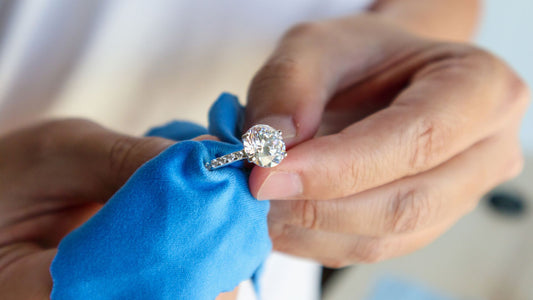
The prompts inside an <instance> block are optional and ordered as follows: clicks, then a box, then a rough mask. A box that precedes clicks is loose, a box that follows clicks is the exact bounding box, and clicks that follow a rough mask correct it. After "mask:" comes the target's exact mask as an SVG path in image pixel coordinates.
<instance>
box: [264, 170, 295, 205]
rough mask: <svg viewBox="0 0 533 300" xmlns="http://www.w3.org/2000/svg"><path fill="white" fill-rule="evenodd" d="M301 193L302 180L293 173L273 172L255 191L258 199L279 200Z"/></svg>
mask: <svg viewBox="0 0 533 300" xmlns="http://www.w3.org/2000/svg"><path fill="white" fill-rule="evenodd" d="M301 194H302V181H301V179H300V176H298V175H297V174H295V173H287V172H273V173H271V174H270V175H268V177H267V179H266V180H265V181H264V182H263V185H262V186H261V187H260V188H259V192H257V199H259V200H267V199H273V200H281V199H288V198H292V197H295V196H298V195H301Z"/></svg>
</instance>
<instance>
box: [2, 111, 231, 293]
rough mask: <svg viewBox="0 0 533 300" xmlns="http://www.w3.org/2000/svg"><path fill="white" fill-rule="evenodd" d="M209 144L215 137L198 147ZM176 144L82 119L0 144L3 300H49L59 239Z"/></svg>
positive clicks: (24, 133)
mask: <svg viewBox="0 0 533 300" xmlns="http://www.w3.org/2000/svg"><path fill="white" fill-rule="evenodd" d="M204 139H213V137H209V136H201V137H198V138H196V139H195V140H204ZM174 143H175V141H172V140H167V139H163V138H155V137H141V138H139V137H132V136H127V135H123V134H119V133H116V132H113V131H110V130H108V129H105V128H103V127H101V126H99V125H97V124H95V123H93V122H90V121H85V120H60V121H50V122H46V123H42V124H39V125H35V126H32V127H29V128H26V129H22V130H18V131H15V132H12V133H11V134H8V135H7V136H3V137H0V298H2V299H48V298H49V295H50V292H51V289H52V278H51V277H50V273H49V267H50V264H51V262H52V259H53V258H54V256H55V254H56V250H57V249H56V247H57V245H58V244H59V242H60V240H61V239H62V238H63V237H64V236H65V235H66V234H68V233H69V232H70V231H71V230H73V229H75V228H76V227H78V226H79V225H81V224H82V223H84V222H85V221H86V220H87V219H88V218H90V217H91V216H92V215H93V214H94V213H96V211H98V210H99V209H100V207H101V206H102V205H103V204H104V203H105V202H106V201H107V200H108V199H109V198H110V197H111V196H112V195H113V194H114V193H115V192H116V191H117V190H118V189H119V188H120V187H121V186H122V185H123V184H124V183H125V182H126V180H127V179H128V178H129V177H130V176H131V175H132V174H133V173H134V172H135V171H136V170H137V168H139V167H140V166H141V165H142V164H144V163H145V162H146V161H148V160H150V159H151V158H152V157H154V156H156V155H157V154H159V153H160V152H161V151H163V150H164V149H166V148H167V147H169V146H171V145H172V144H174ZM234 296H235V294H234V293H228V294H223V295H222V296H221V297H227V298H223V299H231V298H233V297H234ZM221 299H222V298H221Z"/></svg>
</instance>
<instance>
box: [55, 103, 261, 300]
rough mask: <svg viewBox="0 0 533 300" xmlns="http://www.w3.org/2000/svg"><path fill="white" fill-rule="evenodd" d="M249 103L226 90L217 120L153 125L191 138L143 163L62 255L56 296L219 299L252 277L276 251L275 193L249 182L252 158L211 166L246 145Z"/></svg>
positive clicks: (214, 112) (162, 132)
mask: <svg viewBox="0 0 533 300" xmlns="http://www.w3.org/2000/svg"><path fill="white" fill-rule="evenodd" d="M242 117H243V108H242V107H241V106H240V104H239V102H238V100H237V99H236V97H234V96H232V95H229V94H223V95H222V96H221V97H220V98H219V99H218V100H217V101H216V102H215V104H214V105H213V107H212V109H211V111H210V114H209V128H208V130H205V129H204V130H202V129H201V128H200V127H198V126H196V125H193V124H190V123H186V122H173V123H170V124H167V125H166V126H163V127H160V128H156V129H154V130H151V131H150V132H149V134H148V135H157V136H163V137H167V138H172V139H175V140H182V139H185V138H191V137H193V136H194V135H197V134H203V133H207V132H209V133H210V134H212V135H215V136H217V137H218V138H219V139H220V140H221V141H220V142H219V141H201V142H198V141H182V142H178V143H177V144H175V145H173V146H171V147H170V148H168V149H167V150H165V151H163V152H162V153H161V154H159V155H158V156H157V157H155V158H153V159H152V160H150V161H149V162H147V163H145V164H144V165H143V166H142V167H140V168H139V169H138V170H137V171H136V172H135V173H134V174H133V175H132V176H131V178H130V179H129V180H128V181H127V182H126V184H125V185H124V186H123V187H122V188H121V189H120V190H119V191H118V192H117V193H116V194H115V195H113V197H112V198H111V199H110V200H109V201H108V203H107V204H106V205H105V206H104V207H103V208H102V209H101V210H100V211H99V212H98V213H97V214H96V215H95V216H94V217H93V218H91V219H90V220H89V221H88V222H87V223H85V224H84V225H82V226H81V227H80V228H78V229H76V230H75V231H73V232H72V233H70V234H69V235H67V236H66V237H65V238H64V239H63V240H62V241H61V243H60V245H59V248H58V252H57V255H56V257H55V259H54V260H53V262H52V266H51V274H52V278H53V281H54V285H53V290H52V294H51V298H52V299H209V300H212V299H214V298H215V297H216V296H217V295H218V294H219V293H221V292H226V291H231V290H233V289H234V288H235V287H236V286H237V285H238V284H239V283H240V282H242V281H244V280H246V279H249V278H251V277H252V276H253V275H254V274H255V273H256V272H257V271H258V269H259V267H260V266H261V264H262V263H263V262H264V261H265V259H266V258H267V256H268V255H269V253H270V251H271V243H270V239H269V236H268V228H267V213H268V209H269V202H268V201H258V200H256V199H255V198H253V196H252V195H251V194H250V191H249V189H248V180H247V178H248V173H247V171H245V170H244V168H243V163H242V162H240V163H234V164H232V165H229V166H226V167H224V168H220V169H216V170H214V171H209V170H207V169H206V168H205V166H204V164H205V163H206V162H208V161H209V160H210V159H212V158H214V157H218V156H221V155H224V154H227V153H231V152H234V151H238V150H241V149H242V144H241V142H240V141H239V138H237V137H238V136H240V132H241V124H242Z"/></svg>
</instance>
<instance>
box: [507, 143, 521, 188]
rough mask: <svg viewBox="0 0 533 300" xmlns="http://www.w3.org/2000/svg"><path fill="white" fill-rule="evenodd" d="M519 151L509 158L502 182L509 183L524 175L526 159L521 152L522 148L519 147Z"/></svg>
mask: <svg viewBox="0 0 533 300" xmlns="http://www.w3.org/2000/svg"><path fill="white" fill-rule="evenodd" d="M516 148H517V149H516V150H515V151H514V152H513V153H512V154H510V155H509V156H508V158H507V161H506V164H505V165H504V170H503V172H502V173H501V174H502V175H503V178H502V179H503V180H502V181H507V180H510V179H513V178H515V177H517V176H518V175H520V173H522V170H523V169H524V165H525V158H524V155H523V153H522V151H521V150H520V147H519V146H517V147H516Z"/></svg>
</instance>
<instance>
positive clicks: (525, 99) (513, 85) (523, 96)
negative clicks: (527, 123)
mask: <svg viewBox="0 0 533 300" xmlns="http://www.w3.org/2000/svg"><path fill="white" fill-rule="evenodd" d="M508 74H509V76H508V84H507V91H506V93H505V95H506V96H505V97H504V101H505V102H509V103H510V104H511V105H513V104H514V105H515V106H516V107H518V109H519V112H523V111H525V110H526V108H527V107H528V105H529V102H530V101H531V91H530V89H529V87H528V86H527V84H526V83H525V82H524V80H523V79H522V78H521V77H520V76H519V75H518V74H516V73H515V72H514V71H512V70H510V69H509V70H508Z"/></svg>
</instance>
